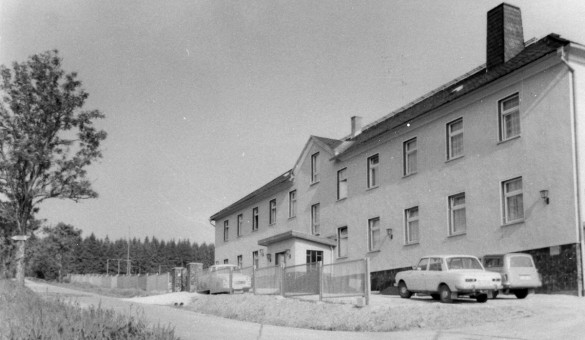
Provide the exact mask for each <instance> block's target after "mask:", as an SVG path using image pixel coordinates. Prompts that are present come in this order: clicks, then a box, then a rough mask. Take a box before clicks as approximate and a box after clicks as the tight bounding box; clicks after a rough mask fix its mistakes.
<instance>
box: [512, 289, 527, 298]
mask: <svg viewBox="0 0 585 340" xmlns="http://www.w3.org/2000/svg"><path fill="white" fill-rule="evenodd" d="M514 295H516V297H517V298H518V299H524V298H525V297H527V296H528V289H520V290H516V291H514Z"/></svg>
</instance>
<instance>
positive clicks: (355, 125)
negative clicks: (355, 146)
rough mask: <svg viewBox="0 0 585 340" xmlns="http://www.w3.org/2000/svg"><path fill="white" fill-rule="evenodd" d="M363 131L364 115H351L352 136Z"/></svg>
mask: <svg viewBox="0 0 585 340" xmlns="http://www.w3.org/2000/svg"><path fill="white" fill-rule="evenodd" d="M361 132H362V117H360V116H353V117H351V136H352V137H355V136H357V135H359V134H360V133H361Z"/></svg>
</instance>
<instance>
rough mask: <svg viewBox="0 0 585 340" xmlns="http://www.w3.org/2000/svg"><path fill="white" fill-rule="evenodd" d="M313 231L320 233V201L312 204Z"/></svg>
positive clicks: (315, 233) (316, 233)
mask: <svg viewBox="0 0 585 340" xmlns="http://www.w3.org/2000/svg"><path fill="white" fill-rule="evenodd" d="M311 232H312V233H313V235H319V203H317V204H313V205H312V206H311Z"/></svg>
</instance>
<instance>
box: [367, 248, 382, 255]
mask: <svg viewBox="0 0 585 340" xmlns="http://www.w3.org/2000/svg"><path fill="white" fill-rule="evenodd" d="M379 252H381V250H380V249H374V250H370V251H368V252H367V253H366V254H375V253H379Z"/></svg>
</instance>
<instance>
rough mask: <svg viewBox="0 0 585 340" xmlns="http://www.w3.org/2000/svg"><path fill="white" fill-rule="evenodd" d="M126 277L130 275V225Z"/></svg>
mask: <svg viewBox="0 0 585 340" xmlns="http://www.w3.org/2000/svg"><path fill="white" fill-rule="evenodd" d="M126 275H130V225H128V253H127V254H126Z"/></svg>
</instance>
